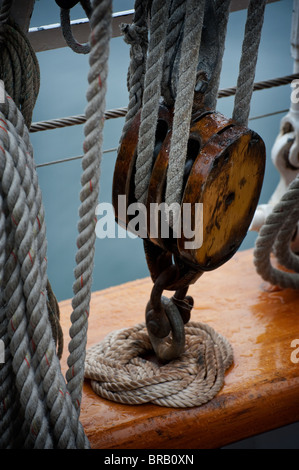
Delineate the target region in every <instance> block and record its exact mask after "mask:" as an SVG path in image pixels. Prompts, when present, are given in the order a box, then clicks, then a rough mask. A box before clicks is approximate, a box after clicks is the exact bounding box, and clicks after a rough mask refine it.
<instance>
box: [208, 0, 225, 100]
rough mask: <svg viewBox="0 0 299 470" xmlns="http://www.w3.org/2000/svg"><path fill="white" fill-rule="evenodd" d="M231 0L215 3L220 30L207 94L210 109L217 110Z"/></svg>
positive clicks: (220, 0) (219, 0) (221, 0)
mask: <svg viewBox="0 0 299 470" xmlns="http://www.w3.org/2000/svg"><path fill="white" fill-rule="evenodd" d="M230 4H231V0H216V1H215V16H216V23H217V29H218V41H219V42H218V43H219V50H218V60H217V63H216V67H215V70H214V73H213V76H212V78H211V80H210V82H209V84H208V88H207V90H206V93H205V105H206V106H207V107H209V108H212V109H216V104H217V94H218V90H219V83H220V74H221V69H222V59H223V54H224V49H225V38H226V31H227V23H228V18H229V8H230Z"/></svg>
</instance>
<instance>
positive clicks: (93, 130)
mask: <svg viewBox="0 0 299 470" xmlns="http://www.w3.org/2000/svg"><path fill="white" fill-rule="evenodd" d="M111 18H112V2H111V0H95V1H94V4H93V13H92V16H91V20H90V24H91V36H90V43H91V52H90V57H89V64H90V70H89V74H88V82H89V87H88V91H87V101H88V105H87V108H86V119H87V121H86V124H85V127H84V133H85V141H84V145H83V150H84V157H83V160H82V167H83V174H82V177H81V184H82V189H81V192H80V200H81V205H80V208H79V216H80V220H79V224H78V232H79V235H78V238H77V246H78V251H77V254H76V267H75V272H74V274H75V282H74V285H73V291H74V297H73V300H72V307H73V312H72V315H71V320H72V326H71V329H70V336H71V341H70V343H69V353H70V354H69V357H68V367H69V368H68V370H67V373H66V378H67V388H68V391H69V393H70V395H71V398H72V402H73V404H74V406H75V407H76V408H77V412H78V414H79V413H80V405H81V396H82V384H83V379H84V361H85V350H86V340H87V328H88V315H89V304H90V295H91V285H92V271H93V265H94V251H95V209H96V205H97V203H98V195H99V180H100V163H101V156H102V140H103V125H104V112H105V95H106V87H107V74H108V55H109V41H110V37H111Z"/></svg>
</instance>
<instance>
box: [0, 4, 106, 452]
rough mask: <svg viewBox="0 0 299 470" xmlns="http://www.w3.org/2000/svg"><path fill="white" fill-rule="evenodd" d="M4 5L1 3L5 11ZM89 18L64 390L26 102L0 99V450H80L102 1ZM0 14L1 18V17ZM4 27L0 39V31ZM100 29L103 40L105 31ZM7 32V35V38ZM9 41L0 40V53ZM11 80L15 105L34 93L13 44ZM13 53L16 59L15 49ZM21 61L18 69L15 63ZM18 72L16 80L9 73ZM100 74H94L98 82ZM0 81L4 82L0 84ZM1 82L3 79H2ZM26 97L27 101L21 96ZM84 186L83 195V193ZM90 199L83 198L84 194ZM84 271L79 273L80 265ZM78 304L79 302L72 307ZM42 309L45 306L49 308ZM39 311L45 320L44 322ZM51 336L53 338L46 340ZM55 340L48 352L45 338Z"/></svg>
mask: <svg viewBox="0 0 299 470" xmlns="http://www.w3.org/2000/svg"><path fill="white" fill-rule="evenodd" d="M5 7H7V4H6V5H5ZM94 8H95V9H94V11H93V14H92V18H91V25H92V28H93V32H92V35H91V37H92V41H91V42H92V53H91V56H90V65H91V71H90V74H89V82H90V87H89V89H88V93H87V98H88V102H89V105H88V107H87V111H86V127H85V129H86V140H85V143H84V151H85V157H84V159H83V169H84V172H83V176H82V186H83V188H82V191H81V196H80V197H81V203H82V204H81V206H80V211H79V212H80V218H81V220H80V223H79V237H78V246H80V248H79V250H78V255H77V263H78V266H77V268H76V270H75V275H76V276H77V278H76V279H77V280H78V282H75V285H74V294H75V296H74V299H73V307H74V312H73V314H72V317H71V319H72V327H71V331H70V334H71V341H70V344H69V350H70V355H69V359H68V365H69V367H70V369H69V371H68V373H67V383H66V382H65V380H64V377H63V375H62V373H61V369H60V364H59V358H58V355H59V354H60V353H61V346H62V345H61V330H60V329H59V327H58V324H57V322H56V318H55V321H53V322H52V321H51V320H53V318H52V315H54V316H55V315H56V316H57V310H58V304H57V301H56V299H55V296H54V294H53V292H52V289H51V286H50V285H49V283H48V280H47V275H46V265H47V261H46V250H47V241H46V230H45V223H44V209H43V205H42V198H41V191H40V188H39V185H38V180H37V174H36V170H35V164H34V160H33V151H32V146H31V144H30V140H29V131H28V127H27V122H28V121H29V125H30V124H31V119H30V118H31V113H32V109H31V108H32V107H33V103H34V102H35V99H36V97H35V96H34V99H33V100H31V99H30V98H29V97H28V100H29V101H30V107H29V109H30V113H27V109H28V108H27V106H26V102H25V105H23V104H24V103H23V102H22V101H21V102H20V108H21V109H22V113H23V112H24V114H25V115H26V116H27V121H26V123H25V120H24V116H23V114H22V113H21V112H20V110H19V109H18V107H17V106H16V103H15V102H14V100H13V99H12V98H11V97H10V96H9V95H7V94H6V95H5V102H4V103H1V104H0V122H1V125H0V142H1V145H0V153H1V154H2V158H1V159H0V181H1V185H0V186H1V192H0V207H1V208H2V212H1V216H0V222H1V227H0V259H1V262H2V264H1V268H0V274H1V291H0V300H1V305H0V331H1V339H2V340H3V341H4V344H5V363H4V364H1V365H0V403H1V405H0V445H1V448H7V447H12V448H21V447H22V448H88V447H89V443H88V440H87V438H86V436H85V433H84V430H83V428H82V425H81V423H80V421H79V412H80V398H81V393H82V383H83V374H84V359H85V344H86V330H87V321H86V314H87V312H88V308H89V307H88V303H89V298H90V286H91V272H92V267H93V259H92V257H93V251H94V249H93V246H92V245H93V244H94V210H95V204H96V201H97V194H98V190H97V186H98V181H99V155H101V140H102V137H101V133H102V125H103V110H104V96H105V90H106V76H107V58H108V43H109V38H110V26H109V24H110V22H111V16H112V12H111V2H108V1H106V2H105V1H102V2H101V1H98V2H95V7H94ZM0 15H1V17H2V18H3V17H5V19H6V21H8V19H7V12H6V10H5V15H4V13H3V10H1V12H0ZM6 26H9V25H8V24H5V25H4V32H5V31H6V29H5V28H6ZM107 29H108V34H107ZM13 34H14V33H13ZM9 38H11V40H12V42H13V41H15V37H14V36H13V35H12V36H9V37H8V36H5V35H2V37H1V39H2V40H5V41H6V42H5V47H7V49H8V50H12V49H11V48H10V45H8V46H7V44H6V43H7V42H8V41H9ZM16 50H17V52H18V53H20V54H19V57H20V59H19V57H17V58H16V54H14V56H12V62H13V59H15V58H16V60H17V62H16V71H15V69H14V64H12V66H11V70H12V75H13V77H14V79H15V87H14V89H15V90H16V92H15V93H16V101H18V94H19V93H21V94H22V90H23V81H26V80H28V81H29V83H33V85H30V87H28V86H27V85H24V86H26V87H27V88H26V90H27V91H28V93H29V90H31V91H32V92H33V93H34V94H35V93H36V92H37V87H36V82H35V81H34V78H33V77H34V74H32V72H33V71H32V70H30V72H28V69H27V67H30V66H31V65H32V63H34V64H36V63H37V62H36V60H35V58H34V57H33V62H32V63H31V65H30V62H29V61H28V60H27V58H28V56H26V57H24V58H23V59H22V57H21V49H20V46H19V44H17V47H16ZM23 52H24V53H25V54H26V49H25V47H24V50H23ZM20 62H22V63H23V68H20V67H19V63H20ZM19 71H21V72H20V73H22V74H23V76H21V78H20V76H19ZM100 73H101V75H100ZM6 79H8V80H9V78H7V77H6ZM5 85H6V82H5ZM26 99H27V97H26ZM87 186H88V191H86V189H87ZM90 194H92V195H91V196H90ZM87 265H88V266H87ZM82 297H84V298H83V300H82ZM49 307H50V308H49ZM49 313H50V314H51V315H50V316H49ZM53 332H54V333H53ZM53 337H54V340H58V355H57V354H56V345H55V341H53Z"/></svg>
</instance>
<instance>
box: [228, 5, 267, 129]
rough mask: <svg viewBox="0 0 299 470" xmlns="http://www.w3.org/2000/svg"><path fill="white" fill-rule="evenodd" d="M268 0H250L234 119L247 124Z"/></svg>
mask: <svg viewBox="0 0 299 470" xmlns="http://www.w3.org/2000/svg"><path fill="white" fill-rule="evenodd" d="M266 3H267V1H266V0H250V3H249V7H248V12H247V20H246V25H245V34H244V40H243V45H242V55H241V60H240V67H239V76H238V82H237V91H236V96H235V103H234V110H233V116H232V117H233V119H235V120H236V121H238V122H239V123H240V124H243V125H245V126H246V125H247V123H248V117H249V113H250V102H251V97H252V92H253V83H254V77H255V69H256V63H257V57H258V49H259V45H260V39H261V33H262V27H263V22H264V12H265V6H266Z"/></svg>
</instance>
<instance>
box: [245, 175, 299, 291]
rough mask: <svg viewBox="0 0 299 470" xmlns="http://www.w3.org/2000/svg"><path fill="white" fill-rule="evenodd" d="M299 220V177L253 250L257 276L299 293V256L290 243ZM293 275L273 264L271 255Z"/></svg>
mask: <svg viewBox="0 0 299 470" xmlns="http://www.w3.org/2000/svg"><path fill="white" fill-rule="evenodd" d="M298 219H299V177H298V176H297V178H295V180H294V181H293V182H292V183H291V184H290V186H289V188H288V190H287V192H286V193H285V194H284V195H283V196H282V198H281V200H280V201H279V202H278V203H277V204H276V206H275V207H274V209H273V211H272V213H271V214H270V215H269V216H268V217H267V219H266V221H265V223H264V225H263V226H262V227H261V229H260V232H259V235H258V238H257V240H256V244H255V249H254V263H255V266H256V269H257V272H258V273H259V274H260V275H261V276H262V278H263V279H265V280H266V281H268V282H270V283H272V284H274V285H278V286H280V287H282V288H288V287H289V288H293V289H299V274H297V273H299V262H298V256H296V255H295V254H293V253H292V252H291V251H290V246H289V245H290V241H291V239H292V236H293V234H294V231H295V228H296V225H297V221H298ZM272 253H273V254H275V256H276V257H277V258H278V261H279V262H280V263H281V264H282V266H284V267H285V268H287V269H291V270H294V271H295V273H293V272H285V271H283V270H282V269H279V268H276V267H274V266H273V265H272V263H271V254H272Z"/></svg>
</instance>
